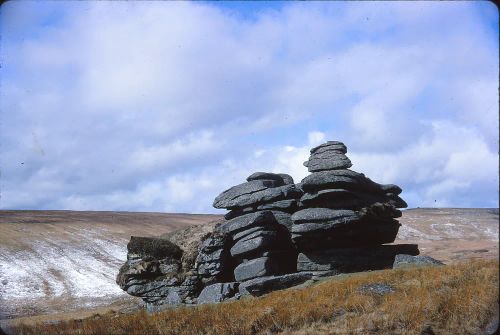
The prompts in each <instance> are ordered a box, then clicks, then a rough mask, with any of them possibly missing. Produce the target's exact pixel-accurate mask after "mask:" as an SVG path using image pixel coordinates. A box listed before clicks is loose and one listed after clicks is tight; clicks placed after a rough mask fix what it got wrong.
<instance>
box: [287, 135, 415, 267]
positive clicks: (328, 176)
mask: <svg viewBox="0 0 500 335" xmlns="http://www.w3.org/2000/svg"><path fill="white" fill-rule="evenodd" d="M346 153H347V147H346V146H345V145H344V144H343V143H342V142H337V141H329V142H326V143H324V144H321V145H319V146H317V147H315V148H313V149H311V156H310V158H309V160H308V161H307V162H306V163H304V165H306V166H307V167H308V169H309V171H310V172H312V174H310V175H309V176H307V177H305V178H304V179H303V180H302V182H301V188H302V190H303V191H304V195H303V196H302V197H301V198H300V202H299V204H298V206H299V210H298V211H296V212H295V213H294V214H293V215H292V221H293V225H292V228H291V233H292V234H291V237H292V240H293V242H294V244H295V246H296V247H297V249H298V251H299V256H298V270H299V271H300V270H305V269H318V270H319V269H327V270H328V271H338V272H339V273H341V272H346V271H349V269H362V268H366V269H373V268H374V267H375V268H377V265H376V264H379V265H381V264H383V265H387V264H392V262H393V261H394V257H395V255H396V254H397V253H400V252H399V251H398V250H399V249H398V247H397V246H395V247H391V248H387V247H385V246H382V245H383V244H385V243H391V242H393V241H394V239H395V238H396V235H397V233H398V230H399V227H400V224H399V222H398V221H397V220H395V218H398V217H400V216H401V211H399V210H398V209H397V208H404V207H406V206H407V205H406V203H405V202H404V200H403V199H401V198H400V197H399V196H398V195H399V194H400V193H401V188H399V187H398V186H396V185H393V184H389V185H381V184H378V183H375V182H374V181H372V180H371V179H369V178H367V177H365V175H364V174H362V173H358V172H355V171H352V170H349V169H348V168H350V167H351V166H352V164H351V161H350V160H349V158H347V156H346V155H345V154H346ZM360 248H361V249H360ZM403 249H404V251H405V252H411V253H412V254H415V253H418V249H416V247H415V248H412V247H406V246H405V247H404V248H403ZM356 250H363V252H359V251H356ZM349 254H350V255H351V256H350V257H349V256H347V255H349ZM381 258H383V259H381ZM315 260H320V262H322V263H321V264H314V261H315ZM307 261H309V262H311V263H312V264H309V265H308V264H307ZM325 271H326V270H325Z"/></svg>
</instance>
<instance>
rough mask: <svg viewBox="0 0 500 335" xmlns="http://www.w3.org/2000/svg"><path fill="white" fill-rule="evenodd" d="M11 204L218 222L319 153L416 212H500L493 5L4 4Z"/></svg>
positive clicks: (0, 130)
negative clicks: (235, 194)
mask: <svg viewBox="0 0 500 335" xmlns="http://www.w3.org/2000/svg"><path fill="white" fill-rule="evenodd" d="M0 19H1V25H0V27H1V37H2V38H1V49H0V56H1V60H2V68H1V69H0V75H1V87H0V108H1V109H0V111H1V124H0V141H1V142H0V145H1V147H0V168H1V177H0V187H1V198H0V208H1V209H74V210H129V211H165V212H197V213H201V212H217V211H216V210H214V209H213V208H211V204H212V201H213V198H214V197H215V196H216V195H217V194H219V193H220V192H221V191H223V190H224V189H226V188H228V187H230V186H232V185H235V184H238V183H241V182H243V181H244V179H245V178H246V177H247V176H248V175H249V174H251V173H252V172H254V171H272V172H285V173H290V174H291V175H292V176H293V177H294V178H295V180H296V181H297V182H298V181H300V180H301V179H302V178H303V177H305V176H306V175H307V174H308V172H307V170H306V168H305V167H303V166H302V162H303V161H304V160H306V159H307V157H308V150H309V148H310V147H312V146H314V145H316V144H318V143H321V142H322V141H326V140H340V141H343V142H344V143H345V144H346V145H347V146H348V156H349V157H350V158H351V160H352V162H353V164H354V165H353V167H352V169H353V170H355V171H359V172H363V173H365V174H366V175H367V176H369V177H370V178H371V179H373V180H375V181H377V182H381V183H396V184H398V185H400V186H401V187H402V188H403V191H404V192H403V194H402V196H403V198H404V199H405V200H407V202H408V203H409V205H410V207H498V140H499V139H498V115H499V114H498V112H499V111H498V77H497V76H498V66H499V65H498V11H497V9H496V7H495V6H494V5H493V4H492V3H490V2H333V1H332V2H326V1H325V2H263V1H262V2H156V1H155V2H121V1H120V2H111V1H110V2H97V1H88V2H76V1H68V2H64V1H58V2H48V1H44V2H30V1H17V2H16V1H12V2H7V3H5V4H3V5H2V7H1V12H0Z"/></svg>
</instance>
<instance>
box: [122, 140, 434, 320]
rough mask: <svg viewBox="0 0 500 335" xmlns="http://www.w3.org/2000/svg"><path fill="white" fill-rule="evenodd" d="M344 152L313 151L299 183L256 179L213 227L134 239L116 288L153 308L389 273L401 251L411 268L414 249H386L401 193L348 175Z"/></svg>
mask: <svg viewBox="0 0 500 335" xmlns="http://www.w3.org/2000/svg"><path fill="white" fill-rule="evenodd" d="M346 153H347V147H346V146H345V145H344V144H343V143H341V142H337V141H329V142H326V143H324V144H322V145H320V146H317V147H315V148H313V149H311V156H310V158H309V160H308V161H307V162H305V163H304V165H305V166H306V167H307V168H308V170H309V172H311V174H310V175H309V176H307V177H306V178H304V179H303V180H302V181H301V183H299V184H294V181H293V178H292V177H291V176H289V175H287V174H276V173H268V172H256V173H253V174H252V175H250V176H249V177H248V178H247V180H246V182H245V183H242V184H239V185H236V186H234V187H231V188H230V189H228V190H226V191H224V192H222V193H221V194H220V195H218V196H217V197H216V198H215V200H214V203H213V206H214V207H215V208H225V209H227V210H229V212H227V214H226V215H225V220H223V221H222V222H219V223H217V224H215V223H214V224H213V225H211V226H210V227H198V228H193V227H191V228H188V230H186V231H184V232H175V233H173V234H167V235H165V236H162V238H161V239H156V238H139V237H132V239H131V241H130V243H129V245H128V252H129V254H128V257H127V262H126V263H125V264H124V265H123V266H122V268H121V270H120V273H119V274H118V277H117V283H118V284H119V285H120V286H121V288H122V289H123V290H125V291H127V292H128V293H129V294H132V295H136V296H140V297H142V298H143V300H144V301H145V302H146V306H147V308H148V310H157V309H159V308H162V306H164V305H167V306H168V305H175V304H181V303H183V304H192V303H216V302H220V301H223V300H228V299H238V298H239V297H241V296H244V295H255V296H258V295H262V294H265V293H267V292H270V291H273V290H277V289H283V288H287V287H291V286H296V285H299V284H302V283H304V282H306V281H310V280H316V279H318V278H319V277H323V276H331V275H336V274H340V273H349V272H359V271H367V270H377V269H385V268H391V267H392V266H393V263H394V260H395V258H396V255H400V254H404V255H406V256H401V257H399V258H398V262H396V264H400V263H401V262H406V263H412V261H410V260H411V256H414V255H417V254H418V253H419V251H418V248H417V246H416V245H386V243H391V242H393V241H394V239H395V237H396V235H397V232H398V229H399V226H400V224H399V223H398V221H397V220H396V219H397V218H398V217H399V216H401V212H400V211H399V210H398V208H404V207H406V206H407V205H406V203H405V202H404V200H403V199H401V198H400V197H399V194H400V193H401V188H399V187H398V186H396V185H392V184H388V185H382V184H378V183H375V182H373V181H372V180H370V179H369V178H367V177H365V175H363V174H362V173H358V172H355V171H352V170H350V169H349V168H350V167H351V166H352V163H351V161H350V160H349V158H348V157H347V156H346ZM193 229H194V230H193ZM405 257H406V258H405ZM408 257H410V258H408ZM403 259H406V261H402V260H403ZM427 263H429V262H427Z"/></svg>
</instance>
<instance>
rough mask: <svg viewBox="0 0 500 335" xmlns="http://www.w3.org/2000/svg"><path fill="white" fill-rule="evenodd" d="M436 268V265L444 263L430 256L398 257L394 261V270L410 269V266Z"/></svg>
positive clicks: (402, 255) (404, 255)
mask: <svg viewBox="0 0 500 335" xmlns="http://www.w3.org/2000/svg"><path fill="white" fill-rule="evenodd" d="M433 265H434V266H435V265H444V263H443V262H441V261H438V260H437V259H434V258H432V257H430V256H422V255H419V256H412V255H406V254H401V255H396V258H395V259H394V265H393V268H394V269H398V268H403V267H408V266H433Z"/></svg>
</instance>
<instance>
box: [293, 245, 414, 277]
mask: <svg viewBox="0 0 500 335" xmlns="http://www.w3.org/2000/svg"><path fill="white" fill-rule="evenodd" d="M400 253H406V254H410V255H418V254H419V251H418V247H417V245H416V244H400V245H377V246H372V247H369V246H364V247H351V248H335V249H327V250H319V251H304V252H301V253H299V255H298V258H297V271H336V272H337V273H351V272H360V271H367V270H380V269H390V268H391V267H392V266H393V263H394V259H395V257H396V255H398V254H400Z"/></svg>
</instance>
